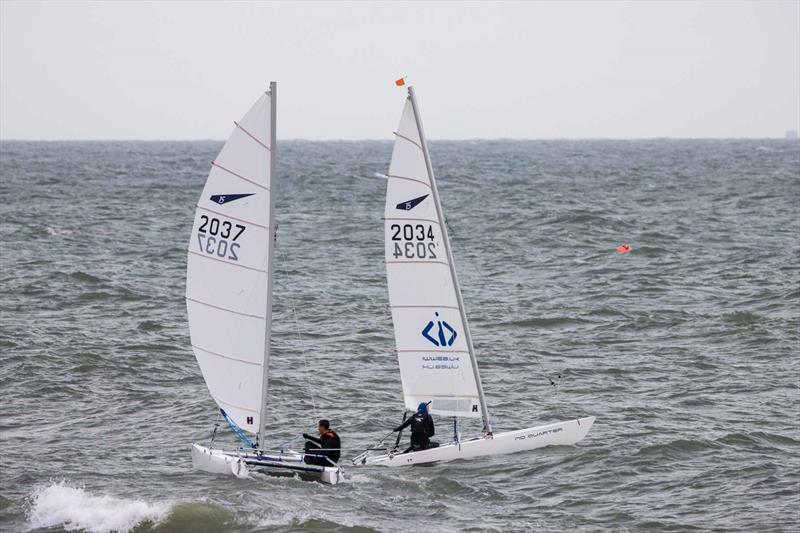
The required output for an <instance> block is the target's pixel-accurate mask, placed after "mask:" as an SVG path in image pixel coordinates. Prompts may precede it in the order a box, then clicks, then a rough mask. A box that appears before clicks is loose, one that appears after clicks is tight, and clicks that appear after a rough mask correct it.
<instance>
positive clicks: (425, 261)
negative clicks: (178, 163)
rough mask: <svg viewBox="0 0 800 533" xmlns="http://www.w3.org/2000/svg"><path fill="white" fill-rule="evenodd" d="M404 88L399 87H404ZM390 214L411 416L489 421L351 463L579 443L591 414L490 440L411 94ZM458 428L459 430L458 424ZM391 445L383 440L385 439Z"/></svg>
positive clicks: (389, 194) (393, 294) (392, 273)
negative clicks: (463, 433) (424, 406)
mask: <svg viewBox="0 0 800 533" xmlns="http://www.w3.org/2000/svg"><path fill="white" fill-rule="evenodd" d="M398 84H401V82H400V80H398ZM387 176H388V186H387V190H386V211H385V216H384V219H385V263H386V277H387V282H388V286H389V305H390V307H391V313H392V322H393V324H394V335H395V344H396V349H397V357H398V360H399V363H400V376H401V382H402V388H403V398H404V404H405V407H406V409H410V410H412V411H414V410H416V408H417V405H418V404H420V403H428V402H429V403H430V407H429V412H430V413H431V414H436V415H441V416H452V417H456V418H454V422H456V421H457V419H458V417H465V418H477V417H481V418H482V419H483V432H482V434H481V435H480V436H477V437H474V438H470V439H466V440H463V439H461V437H460V435H459V433H458V431H457V430H456V431H454V436H453V441H452V442H449V443H443V444H441V445H440V446H438V447H435V448H428V449H425V450H419V451H408V452H405V453H401V452H399V451H398V444H399V441H400V437H399V436H398V438H397V442H395V446H394V448H393V449H388V448H377V447H373V448H371V449H368V450H367V451H365V452H363V453H361V454H359V455H358V456H356V457H355V458H354V459H353V464H355V465H385V466H403V465H414V464H421V463H431V462H435V461H452V460H454V459H468V458H473V457H480V456H485V455H499V454H506V453H513V452H521V451H525V450H533V449H535V448H541V447H544V446H552V445H571V444H575V443H577V442H578V441H580V440H581V439H583V437H585V436H586V434H587V433H588V432H589V429H591V427H592V424H593V423H594V420H595V419H594V417H593V416H587V417H582V418H575V419H572V420H568V421H566V422H557V423H554V424H547V425H542V426H536V427H530V428H526V429H519V430H516V431H509V432H505V433H494V432H493V429H492V423H491V419H490V418H489V409H488V407H487V405H486V398H485V396H484V393H483V387H482V385H481V378H480V374H479V372H478V364H477V360H476V358H475V349H474V347H473V344H472V336H471V334H470V330H469V324H468V322H467V316H466V313H465V310H464V301H463V298H462V296H461V288H460V286H459V284H458V276H457V275H456V269H455V264H454V262H453V253H452V250H451V248H450V239H449V237H448V233H447V226H446V224H445V218H444V215H443V214H442V206H441V203H440V201H439V192H438V190H437V188H436V180H435V179H434V176H433V168H432V166H431V159H430V153H429V152H428V145H427V142H426V140H425V133H424V132H423V129H422V121H421V120H420V112H419V105H418V104H417V99H416V96H415V93H414V88H413V87H412V86H409V87H408V97H407V99H406V103H405V107H404V108H403V114H402V116H401V118H400V125H399V126H398V128H397V131H396V132H395V142H394V151H393V152H392V160H391V164H390V166H389V174H388V175H387ZM455 427H457V426H455ZM384 439H385V438H384Z"/></svg>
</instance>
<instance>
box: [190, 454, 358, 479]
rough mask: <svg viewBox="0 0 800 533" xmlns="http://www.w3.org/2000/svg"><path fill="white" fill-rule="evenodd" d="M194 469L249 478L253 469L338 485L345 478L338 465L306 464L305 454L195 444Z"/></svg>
mask: <svg viewBox="0 0 800 533" xmlns="http://www.w3.org/2000/svg"><path fill="white" fill-rule="evenodd" d="M192 466H194V468H195V469H197V470H203V471H205V472H211V473H214V474H224V475H234V476H236V477H238V478H246V477H247V476H248V472H249V471H250V470H264V471H267V472H272V473H289V472H292V473H298V474H300V475H308V476H311V477H317V478H319V480H320V481H321V482H323V483H328V484H330V485H336V484H337V483H339V482H340V481H342V480H343V479H344V474H343V473H342V469H341V468H339V467H337V466H318V465H307V464H305V463H304V462H303V455H302V454H300V453H295V452H285V453H279V454H276V455H270V454H266V453H265V454H261V455H256V454H254V453H241V454H239V453H238V452H226V451H223V450H216V449H212V448H206V447H205V446H201V445H200V444H192Z"/></svg>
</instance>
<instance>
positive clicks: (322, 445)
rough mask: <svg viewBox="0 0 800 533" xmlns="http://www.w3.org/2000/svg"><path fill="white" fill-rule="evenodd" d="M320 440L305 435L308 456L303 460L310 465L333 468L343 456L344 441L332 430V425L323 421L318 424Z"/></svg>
mask: <svg viewBox="0 0 800 533" xmlns="http://www.w3.org/2000/svg"><path fill="white" fill-rule="evenodd" d="M317 433H319V438H317V437H312V436H311V435H309V434H308V433H303V438H304V439H307V440H308V442H306V456H305V458H304V459H303V460H304V461H305V462H306V464H309V465H321V466H333V463H336V462H337V461H338V460H339V456H340V455H341V454H342V452H341V448H342V441H341V440H340V439H339V435H337V434H336V432H335V431H333V430H332V429H331V423H330V422H328V421H327V420H325V419H323V420H320V421H319V424H317Z"/></svg>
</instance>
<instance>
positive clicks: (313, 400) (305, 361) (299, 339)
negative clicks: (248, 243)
mask: <svg viewBox="0 0 800 533" xmlns="http://www.w3.org/2000/svg"><path fill="white" fill-rule="evenodd" d="M275 245H276V246H275V248H277V247H278V246H277V232H276V243H275ZM280 253H281V254H283V251H280ZM281 271H282V272H283V275H284V277H285V279H288V278H289V271H288V270H286V269H285V268H282V269H281ZM292 292H293V291H286V294H287V295H288V296H289V302H290V304H291V307H292V319H293V321H294V332H295V334H296V335H297V343H298V345H299V347H300V353H302V354H303V365H304V366H305V368H306V369H308V368H310V367H309V365H308V355H307V354H306V349H305V347H304V344H303V340H302V337H301V336H300V323H299V321H298V320H297V307H296V305H295V301H294V296H293V295H292ZM306 387H307V388H308V393H309V397H310V398H311V406H312V408H313V409H314V418H315V419H317V420H319V411H318V409H317V399H316V396H315V395H314V386H313V384H312V383H311V381H310V380H306ZM295 438H296V437H293V438H292V439H291V440H289V441H287V442H286V444H288V443H290V442H292V441H293V440H295Z"/></svg>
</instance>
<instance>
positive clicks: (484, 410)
mask: <svg viewBox="0 0 800 533" xmlns="http://www.w3.org/2000/svg"><path fill="white" fill-rule="evenodd" d="M408 97H409V99H410V100H411V108H412V109H413V110H414V120H416V122H417V130H418V131H419V140H420V142H421V144H422V154H423V155H424V156H425V167H426V168H427V169H428V178H429V179H430V181H431V192H432V193H433V199H434V205H435V206H436V215H437V216H438V218H439V227H440V228H441V229H442V242H443V243H444V249H445V251H446V252H447V262H448V264H449V265H450V275H451V276H452V277H453V287H454V288H455V291H456V299H457V300H458V311H459V313H461V323H462V324H464V338H465V339H466V341H467V349H468V350H469V355H470V361H471V362H472V373H473V374H474V375H475V384H476V385H477V386H478V400H479V401H480V404H481V416H482V417H483V430H484V432H485V433H487V434H489V435H491V434H492V423H491V420H490V419H489V408H488V407H487V406H486V398H485V397H484V395H483V385H481V376H480V372H478V361H477V360H476V359H475V348H473V346H472V335H471V334H470V332H469V322H467V313H466V311H465V310H464V299H463V298H462V297H461V286H460V285H459V283H458V275H457V274H456V266H455V263H454V261H453V252H452V251H451V250H450V237H449V236H448V234H447V226H446V225H445V222H444V214H443V213H442V204H441V203H440V201H439V191H438V190H437V188H436V179H434V177H433V167H432V166H431V157H430V154H429V153H428V142H427V140H426V139H425V132H424V131H423V129H422V120H421V119H420V116H419V107H418V105H417V97H416V95H415V94H414V87H413V86H409V87H408Z"/></svg>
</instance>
